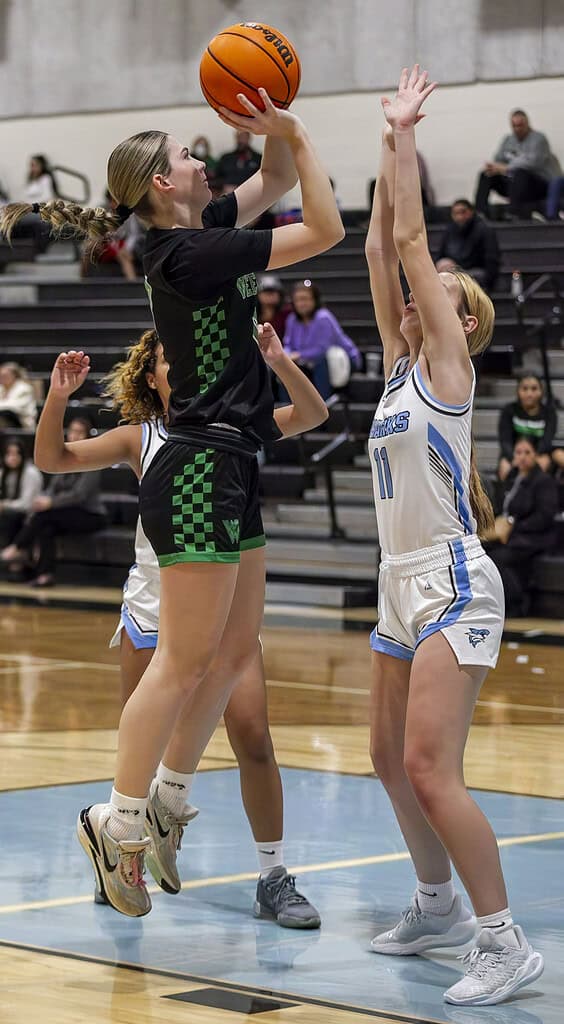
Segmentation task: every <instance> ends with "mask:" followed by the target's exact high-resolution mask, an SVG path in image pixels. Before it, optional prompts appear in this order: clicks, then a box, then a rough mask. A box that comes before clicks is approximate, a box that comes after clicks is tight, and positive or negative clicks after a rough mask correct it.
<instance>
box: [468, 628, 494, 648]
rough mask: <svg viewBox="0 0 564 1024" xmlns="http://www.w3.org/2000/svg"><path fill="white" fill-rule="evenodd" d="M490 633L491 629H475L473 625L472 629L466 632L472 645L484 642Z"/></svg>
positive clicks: (475, 645)
mask: <svg viewBox="0 0 564 1024" xmlns="http://www.w3.org/2000/svg"><path fill="white" fill-rule="evenodd" d="M489 635H490V631H489V629H474V627H473V626H470V629H469V630H468V632H467V634H466V636H467V637H468V642H469V643H470V644H472V647H477V646H478V644H483V643H484V641H485V639H486V637H488V636H489Z"/></svg>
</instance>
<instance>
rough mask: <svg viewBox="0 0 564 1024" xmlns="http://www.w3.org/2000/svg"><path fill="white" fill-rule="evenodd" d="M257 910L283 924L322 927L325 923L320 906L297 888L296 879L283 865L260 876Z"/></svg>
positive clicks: (285, 926) (288, 926)
mask: <svg viewBox="0 0 564 1024" xmlns="http://www.w3.org/2000/svg"><path fill="white" fill-rule="evenodd" d="M253 913H254V915H255V917H263V918H267V919H268V920H270V921H277V922H278V924H279V925H281V926H282V928H319V926H320V924H321V918H320V917H319V914H318V912H317V910H316V909H315V907H314V906H312V905H311V903H310V902H309V900H306V898H305V896H302V894H301V893H299V892H298V891H297V889H296V879H295V878H294V876H293V875H289V874H288V872H287V871H286V868H283V867H279V868H273V869H272V871H270V872H269V874H268V875H267V876H266V878H259V880H258V884H257V898H256V900H255V904H254V907H253Z"/></svg>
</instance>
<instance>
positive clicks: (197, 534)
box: [172, 448, 215, 557]
mask: <svg viewBox="0 0 564 1024" xmlns="http://www.w3.org/2000/svg"><path fill="white" fill-rule="evenodd" d="M213 454H214V449H213V448H206V450H205V451H204V452H197V453H196V455H195V456H194V461H193V462H189V463H187V464H186V465H185V466H184V471H183V472H182V474H179V475H178V476H175V477H174V487H173V491H172V505H173V514H172V525H173V527H174V530H175V533H174V543H175V544H179V545H180V547H181V548H182V549H183V551H184V552H185V553H187V554H188V553H191V554H195V555H200V556H204V557H205V556H206V555H213V554H215V541H214V540H213V520H212V511H213V506H212V487H213V484H212V475H213V459H212V456H213Z"/></svg>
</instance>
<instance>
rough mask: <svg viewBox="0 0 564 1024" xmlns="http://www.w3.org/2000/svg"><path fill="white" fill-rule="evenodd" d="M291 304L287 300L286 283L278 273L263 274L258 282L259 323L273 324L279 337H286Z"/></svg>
mask: <svg viewBox="0 0 564 1024" xmlns="http://www.w3.org/2000/svg"><path fill="white" fill-rule="evenodd" d="M289 313H290V306H289V305H288V303H287V302H286V293H285V291H284V285H283V284H282V281H281V280H280V278H279V277H277V276H276V274H263V275H262V277H260V278H259V282H258V295H257V320H258V322H259V324H266V323H269V324H272V326H273V327H274V330H275V331H276V333H277V335H278V337H279V338H283V337H284V332H285V330H286V321H287V319H288V316H289Z"/></svg>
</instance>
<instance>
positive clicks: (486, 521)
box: [469, 441, 495, 537]
mask: <svg viewBox="0 0 564 1024" xmlns="http://www.w3.org/2000/svg"><path fill="white" fill-rule="evenodd" d="M469 488H470V505H471V507H472V514H473V516H474V519H475V520H476V533H477V534H478V536H479V537H481V536H483V535H484V534H485V533H486V531H487V530H493V527H494V522H495V519H494V512H493V508H492V503H491V501H490V499H489V498H488V495H487V494H486V492H485V490H484V485H483V484H482V481H481V479H480V474H479V473H478V466H477V463H476V449H475V447H474V442H473V441H472V449H471V453H470V481H469Z"/></svg>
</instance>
